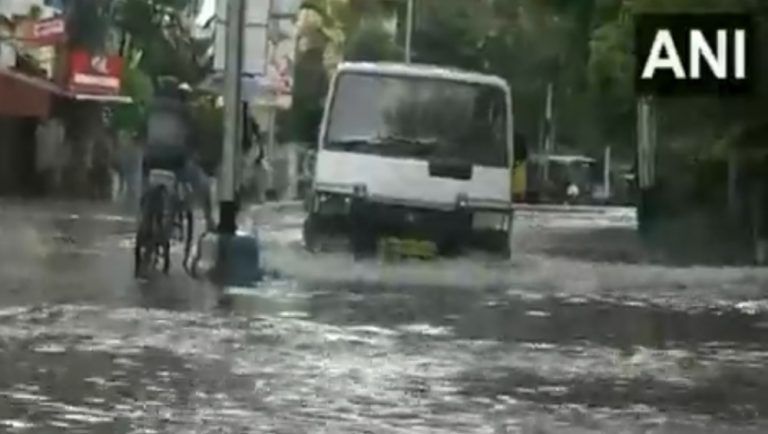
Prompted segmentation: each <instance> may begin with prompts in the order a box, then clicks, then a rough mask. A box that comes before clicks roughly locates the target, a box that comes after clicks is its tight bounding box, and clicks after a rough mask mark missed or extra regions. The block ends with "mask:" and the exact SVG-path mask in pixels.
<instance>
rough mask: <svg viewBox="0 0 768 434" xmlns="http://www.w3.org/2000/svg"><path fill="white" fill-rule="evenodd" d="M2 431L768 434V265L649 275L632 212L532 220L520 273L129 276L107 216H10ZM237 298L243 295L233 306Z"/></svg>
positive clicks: (358, 268)
mask: <svg viewBox="0 0 768 434" xmlns="http://www.w3.org/2000/svg"><path fill="white" fill-rule="evenodd" d="M0 209H1V210H2V211H0V275H1V276H2V277H3V281H2V282H3V283H2V284H0V306H1V307H0V367H2V368H0V432H9V433H12V432H25V433H46V434H47V433H59V432H61V433H64V432H66V433H70V432H75V433H106V432H109V433H113V432H114V433H152V432H157V433H166V432H171V433H213V432H216V433H221V432H226V433H230V432H231V433H243V432H248V433H260V432H275V433H304V432H318V433H319V432H328V433H345V432H348V433H361V432H371V433H419V432H430V433H431V432H446V433H448V432H456V433H517V432H520V433H562V432H565V433H752V432H754V433H758V432H768V295H767V294H768V293H767V290H768V271H765V270H760V269H739V268H711V267H691V268H671V267H664V266H661V265H648V264H646V263H644V261H645V254H644V253H643V252H642V251H641V250H642V249H641V248H640V246H639V243H637V240H635V239H634V237H633V235H632V227H633V225H634V224H635V223H634V214H633V212H632V211H631V210H625V209H616V210H606V209H572V210H562V209H561V210H536V209H532V210H525V211H521V212H520V213H519V214H518V218H517V221H516V234H515V237H516V243H515V246H516V253H515V255H514V258H513V260H512V261H511V263H503V264H500V263H491V262H488V261H485V260H483V259H482V258H474V257H470V258H463V259H456V260H443V261H439V262H414V263H397V264H379V263H375V262H358V263H356V262H353V261H352V260H351V259H350V258H349V257H348V256H346V255H341V254H333V255H330V254H329V255H324V256H322V257H316V256H312V255H309V254H306V253H304V252H303V251H302V250H301V247H300V242H299V235H300V226H299V225H300V223H301V218H302V216H301V214H300V212H298V211H297V210H295V209H292V208H290V207H288V208H286V209H277V208H264V209H260V210H258V211H254V212H252V213H251V214H250V215H249V218H247V219H246V221H245V222H244V223H245V225H246V226H248V225H253V226H254V227H256V228H258V231H259V236H260V238H261V239H262V241H263V243H264V246H265V251H264V261H265V263H266V264H267V266H268V267H269V268H270V269H272V270H273V271H275V272H276V273H275V275H279V276H281V277H279V278H277V277H275V278H272V279H269V280H268V281H266V282H264V283H263V284H261V285H260V286H259V287H257V288H226V289H224V290H222V289H219V288H213V287H211V286H209V285H207V284H205V283H201V282H196V281H193V280H191V279H189V278H188V277H187V276H186V275H184V274H183V272H181V271H180V267H179V266H178V260H177V261H176V263H175V264H174V271H173V272H172V275H171V276H169V277H163V276H158V277H157V278H156V279H153V280H152V281H151V282H147V283H140V282H135V281H134V280H133V279H132V277H131V259H130V248H131V239H130V234H131V230H132V228H133V223H132V221H131V220H130V219H129V218H126V217H124V216H121V215H120V214H119V213H116V212H114V211H113V210H110V209H109V207H106V206H105V207H94V206H77V205H74V204H59V205H52V204H45V205H30V204H24V205H19V204H10V205H4V206H2V208H0ZM222 293H223V294H224V295H225V296H224V297H223V300H224V301H226V303H220V301H221V300H222V297H220V295H221V294H222Z"/></svg>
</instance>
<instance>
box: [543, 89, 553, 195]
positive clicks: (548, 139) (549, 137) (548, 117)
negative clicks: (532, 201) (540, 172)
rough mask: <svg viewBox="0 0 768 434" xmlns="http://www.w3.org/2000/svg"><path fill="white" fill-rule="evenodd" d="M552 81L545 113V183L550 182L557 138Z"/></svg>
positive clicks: (548, 90)
mask: <svg viewBox="0 0 768 434" xmlns="http://www.w3.org/2000/svg"><path fill="white" fill-rule="evenodd" d="M552 94H553V89H552V83H549V84H548V85H547V101H546V107H545V110H546V111H545V113H544V125H545V126H544V133H545V136H544V184H545V185H547V184H548V183H549V157H550V155H551V154H552V150H553V148H554V140H555V137H554V136H555V126H554V122H553V120H552V111H553V107H552V99H553V95H552Z"/></svg>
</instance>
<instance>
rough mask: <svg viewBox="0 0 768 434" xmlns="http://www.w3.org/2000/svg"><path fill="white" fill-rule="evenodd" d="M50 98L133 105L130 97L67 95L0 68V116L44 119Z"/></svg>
mask: <svg viewBox="0 0 768 434" xmlns="http://www.w3.org/2000/svg"><path fill="white" fill-rule="evenodd" d="M0 1H1V0H0ZM52 96H58V97H60V98H69V99H73V100H76V101H91V102H96V103H103V104H130V103H132V102H133V100H132V99H131V98H130V97H127V96H124V95H102V94H88V93H81V92H70V91H68V90H66V89H62V88H61V87H59V86H58V85H56V83H53V82H51V81H49V80H46V79H43V78H37V77H32V76H29V75H26V74H22V73H19V72H15V71H11V70H9V69H2V68H0V116H18V117H45V116H48V114H49V112H50V110H51V97H52Z"/></svg>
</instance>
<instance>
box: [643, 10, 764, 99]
mask: <svg viewBox="0 0 768 434" xmlns="http://www.w3.org/2000/svg"><path fill="white" fill-rule="evenodd" d="M754 30H755V28H754V21H753V19H752V17H751V16H750V15H748V14H640V15H637V16H635V60H636V63H635V89H636V91H637V92H638V93H639V94H643V95H657V96H675V95H679V96H684V95H717V96H729V95H733V96H741V95H747V94H750V93H752V92H753V90H754V88H755V80H756V74H755V66H756V61H757V59H756V58H755V56H756V55H757V50H756V49H755V47H754V37H755V31H754Z"/></svg>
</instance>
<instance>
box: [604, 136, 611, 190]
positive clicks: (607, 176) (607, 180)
mask: <svg viewBox="0 0 768 434" xmlns="http://www.w3.org/2000/svg"><path fill="white" fill-rule="evenodd" d="M603 188H605V197H606V199H608V198H610V197H611V147H610V146H606V147H605V158H604V161H603Z"/></svg>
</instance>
